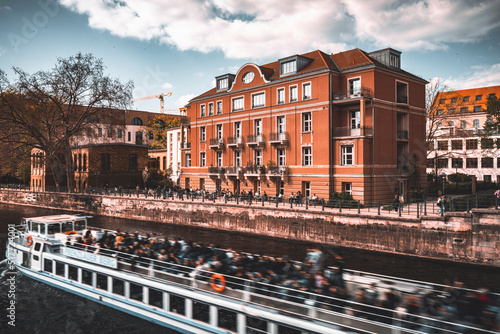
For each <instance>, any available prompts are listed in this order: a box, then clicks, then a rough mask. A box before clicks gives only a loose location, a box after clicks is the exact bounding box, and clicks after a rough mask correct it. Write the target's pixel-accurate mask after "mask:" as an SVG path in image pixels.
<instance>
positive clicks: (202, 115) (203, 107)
mask: <svg viewBox="0 0 500 334" xmlns="http://www.w3.org/2000/svg"><path fill="white" fill-rule="evenodd" d="M200 116H201V117H205V105H204V104H202V105H201V106H200Z"/></svg>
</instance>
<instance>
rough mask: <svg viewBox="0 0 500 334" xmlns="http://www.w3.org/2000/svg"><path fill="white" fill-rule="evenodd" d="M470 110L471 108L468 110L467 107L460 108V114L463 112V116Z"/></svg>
mask: <svg viewBox="0 0 500 334" xmlns="http://www.w3.org/2000/svg"><path fill="white" fill-rule="evenodd" d="M468 110H469V108H467V107H462V108H460V112H461V113H462V114H464V113H466V112H467V111H468Z"/></svg>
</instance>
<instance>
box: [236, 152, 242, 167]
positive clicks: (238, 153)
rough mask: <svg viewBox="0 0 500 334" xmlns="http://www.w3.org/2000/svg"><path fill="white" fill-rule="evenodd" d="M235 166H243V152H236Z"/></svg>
mask: <svg viewBox="0 0 500 334" xmlns="http://www.w3.org/2000/svg"><path fill="white" fill-rule="evenodd" d="M234 165H235V166H236V167H239V166H241V151H234Z"/></svg>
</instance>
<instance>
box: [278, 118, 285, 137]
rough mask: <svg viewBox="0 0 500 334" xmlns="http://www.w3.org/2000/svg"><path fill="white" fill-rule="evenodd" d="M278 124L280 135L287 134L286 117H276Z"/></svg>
mask: <svg viewBox="0 0 500 334" xmlns="http://www.w3.org/2000/svg"><path fill="white" fill-rule="evenodd" d="M276 124H277V130H278V131H277V132H278V133H285V131H286V124H285V116H278V117H276Z"/></svg>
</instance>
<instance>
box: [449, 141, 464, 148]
mask: <svg viewBox="0 0 500 334" xmlns="http://www.w3.org/2000/svg"><path fill="white" fill-rule="evenodd" d="M463 146H464V142H463V141H462V140H452V141H451V149H452V150H461V149H462V148H463Z"/></svg>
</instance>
